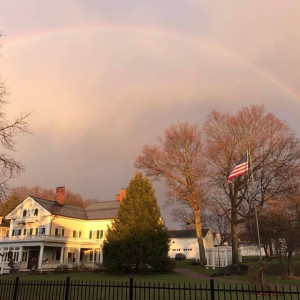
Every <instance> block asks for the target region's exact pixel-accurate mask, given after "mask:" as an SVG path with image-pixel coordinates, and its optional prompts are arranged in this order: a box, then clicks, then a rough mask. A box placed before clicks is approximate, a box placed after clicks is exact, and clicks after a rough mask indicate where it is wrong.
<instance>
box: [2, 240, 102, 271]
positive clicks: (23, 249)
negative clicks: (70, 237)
mask: <svg viewBox="0 0 300 300" xmlns="http://www.w3.org/2000/svg"><path fill="white" fill-rule="evenodd" d="M0 247H1V248H0V253H1V255H2V256H1V257H0V264H1V265H0V267H1V272H0V274H3V273H7V272H8V271H9V270H10V267H9V260H10V259H9V257H11V259H12V262H13V264H14V266H15V267H16V268H17V269H18V270H19V271H30V270H32V269H38V270H41V271H42V270H54V269H55V268H56V267H58V266H60V265H66V266H67V267H68V268H74V267H77V266H84V267H88V268H94V267H95V266H96V264H99V263H100V264H101V263H102V260H103V257H102V251H101V248H100V245H99V244H95V243H90V244H84V243H81V244H71V243H66V244H59V243H58V244H57V243H53V242H48V243H47V242H40V243H31V244H29V243H13V244H7V245H3V244H2V245H1V244H0Z"/></svg>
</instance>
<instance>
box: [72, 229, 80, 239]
mask: <svg viewBox="0 0 300 300" xmlns="http://www.w3.org/2000/svg"><path fill="white" fill-rule="evenodd" d="M80 237H81V230H73V238H80Z"/></svg>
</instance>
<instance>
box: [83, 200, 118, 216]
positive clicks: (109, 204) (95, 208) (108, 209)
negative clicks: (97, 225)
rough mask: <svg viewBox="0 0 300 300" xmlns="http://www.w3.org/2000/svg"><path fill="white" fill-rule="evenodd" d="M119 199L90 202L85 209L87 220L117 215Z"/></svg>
mask: <svg viewBox="0 0 300 300" xmlns="http://www.w3.org/2000/svg"><path fill="white" fill-rule="evenodd" d="M119 207H120V201H117V200H114V201H105V202H94V203H91V204H90V205H89V206H88V207H87V208H86V209H85V211H86V215H87V218H88V219H89V220H99V219H114V218H116V217H117V216H118V210H119Z"/></svg>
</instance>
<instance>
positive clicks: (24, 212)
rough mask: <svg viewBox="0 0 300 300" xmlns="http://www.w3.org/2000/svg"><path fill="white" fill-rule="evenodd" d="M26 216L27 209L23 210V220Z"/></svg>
mask: <svg viewBox="0 0 300 300" xmlns="http://www.w3.org/2000/svg"><path fill="white" fill-rule="evenodd" d="M26 215H27V210H26V209H24V210H23V218H25V217H26Z"/></svg>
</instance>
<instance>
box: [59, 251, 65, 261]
mask: <svg viewBox="0 0 300 300" xmlns="http://www.w3.org/2000/svg"><path fill="white" fill-rule="evenodd" d="M64 254H65V247H61V248H60V264H61V265H62V264H63V263H64Z"/></svg>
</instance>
